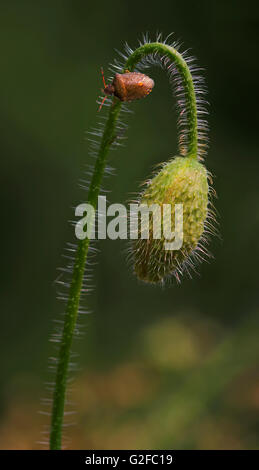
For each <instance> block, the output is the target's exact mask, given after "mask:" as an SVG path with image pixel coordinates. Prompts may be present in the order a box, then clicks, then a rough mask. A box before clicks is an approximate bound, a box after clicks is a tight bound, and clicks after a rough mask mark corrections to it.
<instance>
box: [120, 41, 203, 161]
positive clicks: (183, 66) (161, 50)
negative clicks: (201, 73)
mask: <svg viewBox="0 0 259 470" xmlns="http://www.w3.org/2000/svg"><path fill="white" fill-rule="evenodd" d="M150 54H159V56H161V57H163V59H168V60H169V63H171V64H172V65H174V66H175V67H176V69H177V71H178V73H179V74H180V76H181V79H182V80H181V86H182V87H183V92H184V96H185V99H186V103H185V107H186V109H185V110H184V111H185V112H186V113H187V124H186V126H187V131H188V142H187V153H188V155H189V156H192V157H194V158H197V156H198V126H197V103H196V96H195V89H194V83H193V78H192V74H191V71H190V69H189V67H188V65H187V63H186V61H185V60H184V58H183V56H182V55H181V54H180V53H179V52H178V51H177V50H176V49H175V48H174V47H172V46H169V45H167V44H164V43H159V42H151V43H146V44H143V46H141V47H139V48H138V49H136V50H135V51H134V52H133V53H132V54H131V55H130V57H129V58H128V60H127V62H126V64H125V70H134V68H135V67H136V66H137V65H138V63H139V62H140V61H141V60H142V59H143V58H144V57H145V56H147V55H150ZM169 70H170V65H169ZM180 146H181V142H179V147H180Z"/></svg>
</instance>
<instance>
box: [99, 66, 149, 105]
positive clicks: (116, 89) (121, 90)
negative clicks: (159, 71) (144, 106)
mask: <svg viewBox="0 0 259 470" xmlns="http://www.w3.org/2000/svg"><path fill="white" fill-rule="evenodd" d="M102 76H103V83H104V90H103V92H104V93H105V95H106V96H105V97H104V99H103V101H102V103H101V105H100V108H99V110H100V109H101V107H102V105H103V103H104V101H105V99H106V98H107V95H114V96H116V97H117V98H119V100H120V101H128V102H129V101H134V100H139V99H140V98H144V97H145V96H147V95H148V94H149V93H150V92H151V91H152V89H153V87H154V85H155V83H154V80H152V78H150V77H148V76H147V75H145V74H143V73H138V72H126V73H116V74H115V77H114V79H113V81H112V83H111V84H109V85H106V83H105V80H104V75H103V71H102Z"/></svg>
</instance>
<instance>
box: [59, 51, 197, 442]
mask: <svg viewBox="0 0 259 470" xmlns="http://www.w3.org/2000/svg"><path fill="white" fill-rule="evenodd" d="M149 54H158V55H160V56H161V57H162V58H163V59H165V58H168V60H169V61H170V62H171V63H173V64H174V65H175V67H176V68H177V69H178V72H179V74H180V76H181V77H182V87H183V89H184V92H185V96H186V107H187V109H186V110H185V111H186V113H187V129H188V146H187V147H188V155H189V156H193V157H194V158H196V157H197V145H198V144H197V142H198V137H197V110H196V98H195V92H194V85H193V81H192V75H191V72H190V70H189V68H188V66H187V63H186V62H185V60H184V59H183V57H182V56H181V54H180V53H179V52H178V51H177V50H176V49H174V48H173V47H171V46H168V45H166V44H164V43H159V42H154V43H146V44H144V45H142V46H141V47H139V48H138V49H136V50H135V51H134V52H133V53H132V54H131V55H130V57H129V58H128V59H127V61H126V63H125V66H124V70H130V71H132V70H134V68H135V67H136V66H137V64H138V63H139V62H140V61H141V60H142V59H143V58H144V57H145V56H147V55H149ZM121 105H122V103H121V102H120V101H118V100H117V99H116V98H115V99H114V100H113V102H112V104H111V106H110V110H109V115H108V119H107V122H106V125H105V128H104V131H103V135H102V139H101V142H100V146H99V150H98V155H97V160H96V164H95V169H94V173H93V176H92V181H91V184H90V189H89V193H88V198H87V202H88V203H89V204H91V205H92V206H93V207H94V208H96V206H97V201H98V195H99V192H100V186H101V182H102V177H103V173H104V169H105V165H106V159H107V155H108V151H109V149H110V147H111V144H112V143H113V142H114V140H115V139H116V136H117V132H116V122H117V120H118V117H119V113H120V109H121ZM89 243H90V240H89V239H88V238H85V239H84V240H80V241H79V242H78V248H77V252H76V256H75V261H74V265H73V273H72V280H71V285H70V289H69V296H68V302H67V306H66V312H65V320H64V327H63V332H62V338H61V343H60V349H59V355H58V363H57V372H56V381H55V389H54V395H53V408H52V420H51V434H50V449H61V446H62V425H63V416H64V407H65V397H66V386H67V377H68V369H69V361H70V354H71V345H72V341H73V336H74V329H75V325H76V321H77V316H78V308H79V301H80V295H81V289H82V283H83V276H84V270H85V264H86V259H87V253H88V248H89Z"/></svg>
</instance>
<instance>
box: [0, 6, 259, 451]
mask: <svg viewBox="0 0 259 470" xmlns="http://www.w3.org/2000/svg"><path fill="white" fill-rule="evenodd" d="M157 31H162V32H163V33H164V35H165V36H166V35H167V34H169V33H170V32H171V31H174V32H175V39H180V41H183V43H184V46H185V47H186V48H189V47H191V48H192V53H193V54H194V55H195V56H196V57H197V58H198V63H199V65H200V66H204V67H205V72H204V74H205V76H206V81H207V85H208V88H209V95H208V96H209V97H208V99H209V101H210V117H209V122H210V127H211V131H210V140H211V144H210V151H209V154H208V158H207V167H208V168H209V170H210V171H211V172H212V173H213V174H214V175H215V180H214V185H215V189H216V191H217V194H218V200H217V201H216V207H217V210H218V212H219V214H220V216H219V220H220V225H221V235H222V241H220V240H216V239H215V240H213V242H212V243H211V251H212V252H213V254H214V256H215V259H214V260H213V261H212V262H211V263H210V264H203V265H202V266H201V267H200V269H199V273H200V275H199V276H194V279H193V280H188V279H185V280H184V281H183V282H182V284H181V285H180V286H173V287H171V288H166V289H161V288H155V287H150V286H146V285H143V284H140V283H139V282H138V281H137V280H136V279H135V278H134V276H133V274H132V272H131V269H130V268H129V267H128V266H127V264H126V262H125V249H126V244H125V242H123V241H116V242H112V241H105V242H100V243H99V248H100V250H101V251H100V254H99V255H98V257H97V259H98V264H97V266H96V267H95V270H94V284H95V285H96V288H95V290H94V292H93V294H92V295H91V297H90V298H89V299H88V307H89V308H90V309H92V310H93V312H94V313H93V315H91V316H88V317H87V318H86V319H85V325H86V328H85V335H84V337H83V340H82V341H81V342H79V343H77V345H76V347H75V349H76V350H77V351H78V352H79V353H80V360H79V364H80V367H81V370H80V371H79V372H78V373H77V375H76V383H77V385H76V386H75V387H74V390H75V391H74V401H75V402H76V403H77V405H76V407H75V409H76V410H77V411H78V414H77V417H76V421H77V426H76V427H73V428H71V430H70V431H67V435H68V436H69V437H70V438H71V439H72V441H71V442H70V443H68V447H70V448H80V447H81V448H83V447H85V448H87V447H88V448H91V447H92V448H119V447H121V448H134V447H138V448H145V447H146V448H148V447H149V448H166V447H168V448H169V447H170V448H179V447H180V448H183V447H186V448H202V449H203V448H216V449H219V448H236V449H238V448H258V438H259V372H258V362H259V361H258V354H259V341H258V336H259V318H258V315H259V308H258V261H259V256H258V255H259V248H258V235H259V212H258V207H259V188H258V174H259V158H258V127H257V122H256V121H257V107H258V105H257V103H258V59H257V55H258V51H257V40H258V34H257V32H258V10H257V9H256V8H255V7H253V3H251V4H250V2H245V3H244V2H235V1H233V0H232V1H230V2H225V1H221V0H218V1H217V2H216V1H213V2H207V1H196V2H191V1H183V2H180V1H178V2H176V1H174V0H171V1H168V2H160V3H156V2H152V1H151V2H142V3H141V2H134V1H131V2H121V1H118V0H114V1H112V2H110V3H107V2H103V1H102V0H99V1H98V2H89V1H66V0H63V1H55V2H48V1H45V2H41V1H39V2H33V1H26V0H25V1H23V2H19V1H15V0H13V1H11V2H10V1H2V2H1V14H0V38H1V39H0V47H1V50H0V62H1V73H0V90H1V91H0V94H1V109H0V113H1V114H0V120H1V155H2V158H1V186H0V187H1V202H2V217H1V219H2V230H1V237H2V240H1V247H2V270H1V304H2V307H1V354H0V357H1V379H0V411H1V423H0V437H1V442H0V445H1V448H39V447H40V446H41V444H39V443H38V441H41V440H42V438H41V436H40V432H41V430H42V426H43V424H44V423H45V424H46V423H47V422H48V418H47V417H46V416H43V415H41V414H39V413H38V411H39V410H42V409H43V404H42V403H40V400H41V398H42V397H44V394H45V392H44V390H43V383H44V381H46V380H48V372H47V362H48V357H49V356H50V355H52V354H53V351H52V346H51V345H50V343H49V342H48V338H49V337H50V334H51V333H52V331H53V322H52V320H53V319H54V318H57V317H58V315H59V313H60V312H61V310H62V308H63V307H62V305H61V304H60V303H59V302H57V301H56V298H55V285H54V280H55V279H56V277H57V275H58V273H57V270H56V269H57V267H58V266H62V265H63V264H64V260H63V259H62V253H63V248H64V246H65V243H66V242H67V241H73V233H72V231H71V228H70V227H69V224H68V222H67V221H68V220H69V219H71V218H72V217H73V212H72V209H71V206H72V205H74V204H77V203H78V202H79V201H81V200H82V199H83V198H84V194H82V190H80V188H79V187H78V180H79V178H80V177H81V175H82V170H83V166H84V163H85V162H87V161H88V159H89V157H88V148H89V145H88V143H87V142H86V140H85V130H87V129H89V128H90V127H91V126H95V124H96V120H97V116H96V111H97V105H96V99H97V97H98V94H99V91H100V87H101V80H100V66H103V67H104V70H105V72H106V74H108V75H109V72H108V65H109V63H110V62H112V61H113V59H114V57H115V56H116V53H115V51H114V49H119V50H122V49H123V46H124V42H125V41H127V42H128V43H129V44H130V45H131V46H132V47H135V46H136V45H137V40H138V39H139V38H141V35H142V33H143V32H149V33H150V35H151V37H152V38H155V34H156V32H157ZM150 74H152V76H153V77H154V78H155V80H156V87H155V89H154V92H153V93H152V95H151V96H150V97H149V98H148V99H147V100H144V101H143V102H137V103H136V104H132V108H133V109H134V111H135V113H134V115H133V116H131V117H130V118H129V130H128V141H127V144H126V147H125V148H121V149H120V150H118V151H116V152H114V153H112V154H111V156H110V163H111V165H112V166H114V167H115V168H116V172H117V175H116V176H115V177H111V178H110V179H109V180H107V181H106V183H105V185H106V188H107V189H112V192H111V194H110V195H109V200H110V202H122V203H123V202H125V201H126V200H128V199H129V197H130V194H131V193H132V192H135V191H137V190H138V186H139V183H140V182H141V181H143V180H144V179H145V178H147V177H148V176H149V175H150V173H151V170H152V168H153V166H154V165H155V164H156V163H159V162H161V161H165V160H166V159H167V158H168V157H169V156H171V155H173V154H174V153H175V151H176V129H175V115H174V110H173V103H172V99H171V95H170V90H169V85H168V83H167V79H166V76H165V74H163V73H162V72H161V71H158V70H154V71H152V73H150Z"/></svg>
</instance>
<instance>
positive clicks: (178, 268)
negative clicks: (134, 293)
mask: <svg viewBox="0 0 259 470" xmlns="http://www.w3.org/2000/svg"><path fill="white" fill-rule="evenodd" d="M208 192H209V186H208V176H207V170H206V168H205V166H204V165H203V164H201V163H200V162H198V161H197V160H196V159H194V158H191V157H175V158H174V159H172V160H171V161H169V162H168V163H166V164H164V165H163V167H162V169H161V170H160V172H159V173H158V174H157V175H156V176H155V177H154V178H153V179H152V180H151V181H150V182H148V183H147V187H146V189H145V190H144V192H143V193H142V195H141V197H140V201H139V203H140V204H146V205H147V206H148V207H150V206H152V205H153V204H157V205H158V206H160V209H161V211H163V207H164V206H163V205H164V204H167V205H168V204H170V205H171V211H170V208H169V211H170V212H169V218H168V217H167V218H165V217H164V218H163V217H162V218H161V237H160V238H156V237H155V236H154V232H153V230H154V228H153V219H154V217H155V215H154V213H153V214H151V213H150V215H149V227H148V230H149V237H148V238H147V239H141V238H138V239H137V240H136V241H135V242H134V246H133V256H134V270H135V273H136V275H137V276H138V278H139V279H141V280H143V281H146V282H151V283H159V282H163V281H164V280H165V278H166V277H168V276H169V275H171V274H174V275H175V276H176V278H177V279H179V274H182V273H183V272H184V270H185V269H186V268H188V265H189V266H191V265H192V258H195V256H193V255H194V254H195V251H197V250H199V249H200V250H202V248H201V247H200V241H201V238H202V235H203V233H204V229H205V221H206V217H207V214H208ZM176 205H182V206H181V207H182V226H181V227H180V229H182V239H181V244H180V245H181V246H180V248H179V249H173V250H171V249H169V250H168V249H165V243H166V242H168V240H167V239H166V238H165V233H168V231H169V232H170V231H171V233H172V232H173V231H175V233H174V236H176V235H177V234H178V235H179V233H178V231H179V227H178V228H177V227H176V225H177V216H176V212H175V207H176ZM178 207H179V206H178ZM162 213H163V212H162ZM198 256H199V254H198Z"/></svg>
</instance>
